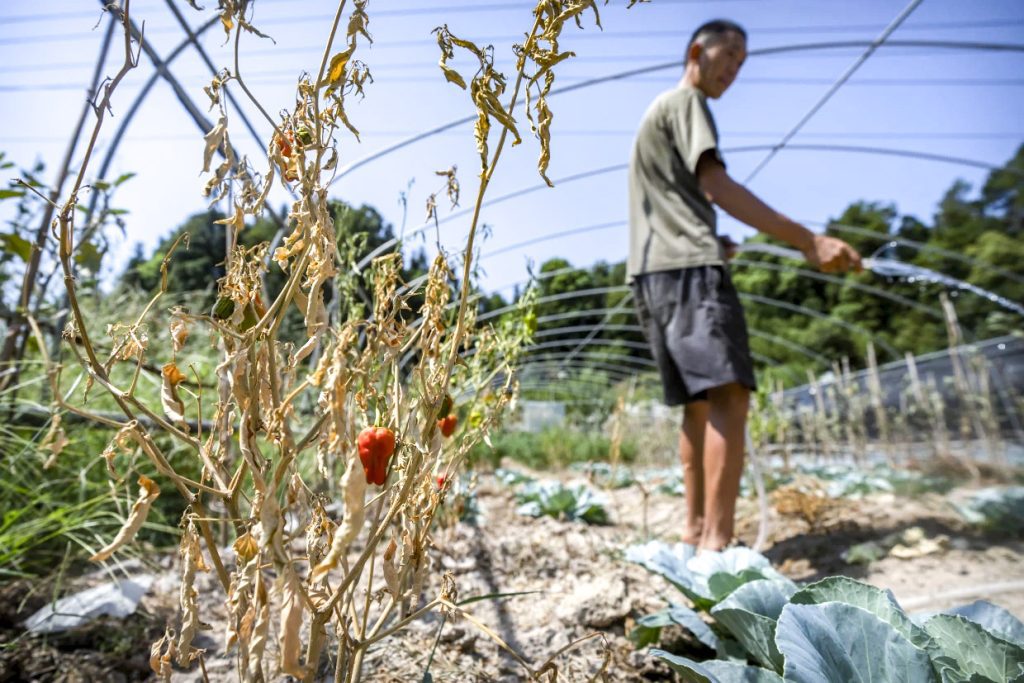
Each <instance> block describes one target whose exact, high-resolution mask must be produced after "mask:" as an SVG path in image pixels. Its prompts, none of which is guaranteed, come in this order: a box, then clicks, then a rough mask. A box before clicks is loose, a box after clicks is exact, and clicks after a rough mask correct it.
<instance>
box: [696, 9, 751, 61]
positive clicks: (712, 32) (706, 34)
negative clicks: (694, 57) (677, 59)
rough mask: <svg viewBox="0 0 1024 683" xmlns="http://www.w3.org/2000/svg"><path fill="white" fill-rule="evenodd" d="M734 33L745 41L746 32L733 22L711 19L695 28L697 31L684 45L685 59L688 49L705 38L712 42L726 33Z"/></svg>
mask: <svg viewBox="0 0 1024 683" xmlns="http://www.w3.org/2000/svg"><path fill="white" fill-rule="evenodd" d="M733 31H735V32H736V33H738V34H740V35H741V36H743V40H746V39H747V32H746V31H744V30H743V27H742V26H740V25H739V24H737V23H736V22H735V21H729V20H728V19H712V20H711V21H709V22H706V23H704V24H701V25H700V26H699V27H697V30H696V31H694V32H693V35H692V36H690V42H689V43H687V44H686V54H687V59H689V54H690V48H691V47H693V44H694V43H696V42H699V41H701V40H705V39H707V38H710V39H711V42H714V41H716V40H718V39H719V38H721V37H722V36H723V35H725V34H726V33H731V32H733Z"/></svg>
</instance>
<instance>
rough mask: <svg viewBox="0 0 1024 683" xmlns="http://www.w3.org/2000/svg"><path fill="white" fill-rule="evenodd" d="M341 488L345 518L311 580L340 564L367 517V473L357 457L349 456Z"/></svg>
mask: <svg viewBox="0 0 1024 683" xmlns="http://www.w3.org/2000/svg"><path fill="white" fill-rule="evenodd" d="M341 489H342V491H343V495H344V496H345V499H344V502H345V513H344V514H345V518H344V519H343V520H342V521H341V526H339V527H338V529H336V530H335V532H334V540H333V541H332V542H331V549H330V551H328V553H327V556H326V557H325V558H324V559H323V561H321V562H320V564H318V565H317V566H316V568H314V569H313V573H312V577H311V581H319V580H320V579H322V578H323V577H324V576H325V575H326V574H327V572H329V571H331V570H332V569H334V568H335V567H337V566H338V563H339V562H340V561H341V558H342V556H343V555H344V554H345V551H346V550H348V546H349V544H350V543H352V541H353V540H355V537H356V536H358V535H359V531H360V530H361V529H362V528H363V522H364V521H365V519H366V512H365V511H364V509H363V508H364V505H365V502H366V474H365V473H364V472H363V468H362V467H360V465H359V462H358V460H357V459H356V458H354V457H352V458H349V461H348V466H347V467H346V469H345V474H343V475H342V477H341Z"/></svg>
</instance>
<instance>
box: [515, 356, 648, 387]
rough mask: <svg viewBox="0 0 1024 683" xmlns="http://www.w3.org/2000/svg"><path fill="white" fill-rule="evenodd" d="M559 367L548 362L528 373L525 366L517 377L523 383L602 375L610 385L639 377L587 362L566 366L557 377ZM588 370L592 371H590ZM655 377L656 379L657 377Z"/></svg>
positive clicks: (560, 380) (570, 379)
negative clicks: (600, 367) (593, 365)
mask: <svg viewBox="0 0 1024 683" xmlns="http://www.w3.org/2000/svg"><path fill="white" fill-rule="evenodd" d="M559 368H561V366H558V365H552V362H548V364H546V365H543V366H530V367H529V370H531V371H535V372H529V373H526V372H525V370H526V368H523V369H522V370H523V372H522V373H519V374H517V375H516V378H517V380H518V381H519V383H520V384H521V383H522V382H525V381H537V380H543V381H550V382H556V381H558V382H573V381H577V380H578V379H580V378H584V377H590V376H596V375H600V376H601V377H603V378H605V379H606V380H607V383H608V384H609V385H614V384H618V383H620V382H626V381H630V380H632V379H634V378H636V377H639V376H638V375H635V374H633V373H630V372H624V371H618V372H610V371H608V370H596V369H594V368H592V367H591V366H588V365H587V364H580V365H570V366H565V368H566V369H567V370H565V371H562V374H561V375H558V376H557V377H556V376H555V375H556V374H557V373H554V371H556V370H558V369H559ZM587 371H591V372H589V373H588V372H587ZM647 379H651V378H647ZM653 379H654V380H655V381H656V378H653Z"/></svg>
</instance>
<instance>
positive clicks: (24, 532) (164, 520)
mask: <svg viewBox="0 0 1024 683" xmlns="http://www.w3.org/2000/svg"><path fill="white" fill-rule="evenodd" d="M45 431H46V430H45V429H44V428H36V429H33V428H29V427H18V428H4V429H2V430H0V462H2V463H3V472H2V474H0V510H3V511H4V512H3V516H2V519H0V581H3V580H6V579H10V578H12V577H26V576H44V575H47V574H49V573H50V572H52V571H53V570H54V568H55V567H57V566H58V565H59V564H60V563H61V562H62V561H65V560H66V561H69V562H76V561H81V560H82V559H84V558H85V557H88V556H89V555H91V554H92V553H94V552H95V551H96V550H98V549H99V548H101V547H102V546H104V545H105V544H106V543H107V541H108V540H109V539H110V538H113V536H114V535H115V534H116V533H117V531H118V529H119V528H120V527H121V525H122V523H123V521H124V517H123V516H124V515H125V514H127V510H128V509H129V508H130V507H131V504H132V501H133V500H134V498H135V496H136V491H135V488H134V487H135V478H137V477H136V475H135V472H136V470H135V465H134V464H132V463H129V462H127V459H125V458H118V459H117V460H116V461H115V464H116V466H117V467H119V468H122V470H121V471H122V472H123V473H124V476H122V477H121V478H119V479H118V480H117V481H116V482H114V483H113V485H112V484H111V478H110V475H109V474H108V473H107V471H106V468H105V466H104V460H103V459H102V458H100V457H99V454H100V453H101V452H102V451H103V449H104V448H105V447H106V445H107V442H108V441H109V440H110V438H111V437H112V436H113V432H111V431H109V430H104V429H95V428H88V427H85V426H82V425H76V426H75V427H74V438H73V439H72V440H71V441H70V443H68V444H67V446H65V447H64V448H63V450H61V451H60V453H59V455H57V456H55V457H54V456H53V454H52V453H51V451H50V450H48V449H47V448H46V446H44V445H41V441H42V439H43V435H44V433H45ZM138 464H139V467H138V470H137V471H138V472H141V473H143V474H148V475H149V476H155V472H154V471H153V470H152V468H151V467H149V463H148V462H143V463H138ZM181 512H182V505H181V503H180V501H179V500H177V499H176V498H175V497H173V496H164V497H162V498H158V499H157V503H156V504H155V505H154V507H153V510H152V512H151V515H150V517H149V520H148V521H147V523H146V525H145V526H144V527H143V529H142V531H141V532H140V534H139V536H138V538H139V539H140V540H142V541H144V542H146V541H148V542H153V543H157V544H161V545H170V544H172V543H173V542H174V540H175V538H176V534H175V533H174V532H175V531H176V529H175V526H176V524H177V519H178V517H179V516H180V515H181Z"/></svg>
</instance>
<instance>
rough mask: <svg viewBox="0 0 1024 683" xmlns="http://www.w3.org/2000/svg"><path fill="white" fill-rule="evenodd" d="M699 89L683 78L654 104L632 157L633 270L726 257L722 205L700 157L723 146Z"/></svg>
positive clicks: (714, 262)
mask: <svg viewBox="0 0 1024 683" xmlns="http://www.w3.org/2000/svg"><path fill="white" fill-rule="evenodd" d="M706 99H707V98H706V96H705V95H704V93H702V92H701V91H700V90H697V89H696V88H693V87H690V86H688V85H680V86H679V87H677V88H675V89H674V90H670V91H668V92H665V93H662V94H661V95H659V96H658V97H657V99H655V100H654V102H652V103H651V106H650V107H648V109H647V112H646V113H645V114H644V117H643V120H642V121H641V123H640V130H639V132H637V136H636V140H635V142H634V143H633V154H632V157H631V158H630V161H629V259H628V261H627V263H626V276H627V279H628V280H629V281H632V280H633V279H634V277H636V275H638V274H640V273H652V272H657V271H662V270H674V269H676V268H689V267H692V266H703V265H720V264H722V263H724V259H723V257H722V252H721V247H720V246H719V243H718V238H717V236H716V220H715V210H714V208H713V207H712V206H711V203H710V202H709V201H708V200H707V197H705V196H704V193H703V192H701V190H700V187H699V185H698V184H697V160H698V159H699V158H700V156H701V154H703V153H704V152H707V151H711V152H712V153H713V154H714V155H715V156H716V158H717V159H718V160H719V161H721V154H719V152H718V130H717V129H716V128H715V121H714V119H713V118H712V116H711V112H710V110H708V105H707V102H706Z"/></svg>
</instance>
